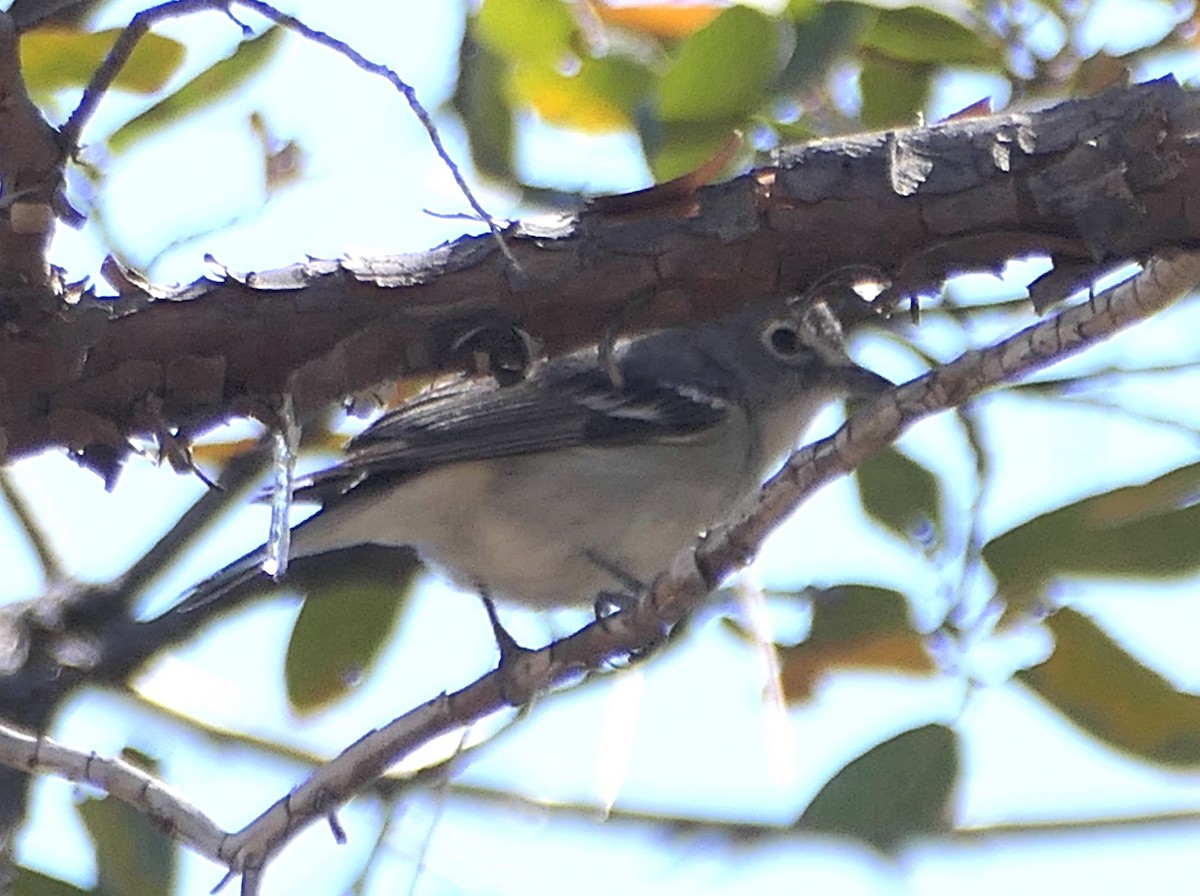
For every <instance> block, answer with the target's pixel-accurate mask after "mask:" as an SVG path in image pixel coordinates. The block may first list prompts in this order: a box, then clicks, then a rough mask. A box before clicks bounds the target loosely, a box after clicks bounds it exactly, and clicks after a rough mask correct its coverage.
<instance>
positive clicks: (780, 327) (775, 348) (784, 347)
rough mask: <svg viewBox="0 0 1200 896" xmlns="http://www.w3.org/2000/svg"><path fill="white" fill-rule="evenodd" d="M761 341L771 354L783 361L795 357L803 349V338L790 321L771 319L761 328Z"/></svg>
mask: <svg viewBox="0 0 1200 896" xmlns="http://www.w3.org/2000/svg"><path fill="white" fill-rule="evenodd" d="M762 341H763V345H765V346H766V347H767V350H768V351H769V352H771V354H773V355H775V357H777V358H779V359H780V360H784V361H787V360H791V359H792V358H795V357H796V356H797V355H798V354H800V353H801V352H802V351H803V350H804V340H803V339H801V338H800V331H799V329H798V328H797V326H796V324H795V323H793V322H792V321H787V320H777V321H772V322H771V323H770V324H768V325H767V327H766V329H764V330H763V333H762Z"/></svg>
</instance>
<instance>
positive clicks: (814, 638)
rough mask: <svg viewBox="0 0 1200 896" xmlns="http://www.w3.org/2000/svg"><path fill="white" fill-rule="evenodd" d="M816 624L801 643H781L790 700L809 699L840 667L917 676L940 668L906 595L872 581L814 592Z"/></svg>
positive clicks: (783, 675)
mask: <svg viewBox="0 0 1200 896" xmlns="http://www.w3.org/2000/svg"><path fill="white" fill-rule="evenodd" d="M812 614H813V617H812V628H811V630H810V632H809V635H808V637H807V638H806V639H805V640H804V641H803V642H801V643H800V644H796V645H792V646H781V647H779V648H778V650H779V670H780V681H781V684H782V686H783V692H784V695H785V697H786V698H787V700H788V702H789V703H794V702H798V701H801V700H806V699H808V698H809V697H811V696H812V691H813V688H814V687H815V686H816V684H817V682H818V681H819V680H820V679H821V678H822V677H823V676H825V675H827V674H829V673H830V672H832V671H835V670H838V669H875V670H880V671H884V672H899V673H908V674H915V675H930V674H933V673H935V672H937V665H936V664H935V663H934V662H933V660H932V659H931V658H930V656H929V653H928V651H927V650H926V649H925V639H924V638H923V637H922V636H921V635H920V634H919V633H918V632H916V631H914V630H913V628H912V624H911V623H910V621H909V613H908V601H906V600H905V598H904V596H903V595H902V594H899V593H898V592H896V591H891V590H889V589H886V588H877V587H875V586H873V585H842V586H839V587H837V588H830V589H828V590H825V591H818V592H816V593H815V594H814V597H813V608H812Z"/></svg>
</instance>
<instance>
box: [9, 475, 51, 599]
mask: <svg viewBox="0 0 1200 896" xmlns="http://www.w3.org/2000/svg"><path fill="white" fill-rule="evenodd" d="M0 495H3V496H4V500H5V501H7V502H8V506H9V508H10V509H11V510H12V512H13V516H15V517H16V518H17V522H18V523H20V525H21V529H22V530H23V531H24V532H25V537H26V538H28V539H29V543H30V544H31V545H32V546H33V550H34V553H36V554H37V558H38V563H40V564H41V567H42V575H43V576H44V577H45V578H46V580H47V581H50V582H54V581H58V580H59V579H61V578H62V577H63V570H62V564H61V563H59V560H58V555H57V554H55V553H54V548H52V547H51V546H50V539H49V538H47V537H46V532H44V531H43V530H42V527H41V526H40V525H39V524H38V521H37V520H36V519H34V517H33V512H32V511H31V510H30V509H29V505H28V504H27V503H26V501H25V498H24V496H23V495H22V494H21V493H20V492H19V491H17V488H16V486H15V485H14V484H13V481H12V477H11V476H10V475H9V473H8V471H7V470H0Z"/></svg>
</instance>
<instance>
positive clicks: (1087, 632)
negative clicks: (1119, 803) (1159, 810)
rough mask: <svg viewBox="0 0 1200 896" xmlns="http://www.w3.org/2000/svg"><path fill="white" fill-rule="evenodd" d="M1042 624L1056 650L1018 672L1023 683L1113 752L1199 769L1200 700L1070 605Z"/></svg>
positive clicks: (1018, 676)
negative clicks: (1053, 641) (1047, 629)
mask: <svg viewBox="0 0 1200 896" xmlns="http://www.w3.org/2000/svg"><path fill="white" fill-rule="evenodd" d="M1046 625H1047V626H1049V628H1050V630H1051V631H1052V632H1053V633H1054V638H1055V649H1054V653H1052V654H1051V655H1050V658H1049V659H1047V660H1046V661H1045V662H1044V663H1042V664H1041V665H1038V666H1035V667H1033V668H1032V669H1028V670H1025V671H1022V672H1019V673H1018V674H1017V678H1018V679H1019V680H1020V681H1022V682H1024V684H1026V685H1027V686H1028V687H1030V688H1031V689H1032V690H1034V691H1035V692H1036V693H1038V694H1039V695H1041V697H1042V698H1043V699H1045V700H1046V701H1047V702H1049V703H1050V704H1051V705H1052V706H1054V707H1055V708H1056V709H1058V710H1059V711H1060V712H1061V713H1063V714H1064V715H1066V716H1067V717H1068V718H1069V719H1071V721H1073V722H1074V723H1075V724H1076V725H1078V726H1079V727H1081V728H1083V729H1084V730H1085V731H1087V732H1088V733H1089V734H1091V735H1092V736H1093V737H1096V738H1098V739H1100V740H1102V741H1104V742H1105V743H1107V744H1109V745H1110V746H1112V747H1115V748H1116V749H1119V750H1123V751H1125V752H1127V753H1132V754H1134V755H1136V756H1140V757H1143V758H1145V759H1149V760H1152V761H1154V762H1159V763H1162V764H1164V765H1172V766H1184V767H1187V768H1193V769H1194V768H1197V767H1200V697H1198V696H1196V695H1195V694H1183V693H1180V692H1179V691H1177V690H1175V689H1174V688H1173V687H1171V685H1170V683H1169V682H1168V681H1167V680H1166V679H1164V678H1163V677H1162V676H1161V675H1159V674H1158V673H1157V672H1155V671H1154V670H1152V669H1149V668H1147V667H1146V666H1144V665H1142V664H1141V663H1140V662H1138V661H1137V660H1136V659H1134V658H1133V657H1132V656H1130V655H1129V654H1128V653H1127V652H1126V651H1125V650H1123V649H1122V648H1121V647H1120V645H1118V644H1117V643H1116V642H1115V641H1114V640H1113V639H1112V638H1111V637H1109V635H1108V634H1107V633H1105V632H1104V631H1103V630H1102V629H1101V628H1100V627H1099V626H1098V625H1096V623H1094V622H1093V621H1092V620H1090V619H1088V618H1087V617H1086V616H1084V615H1082V614H1081V613H1078V612H1076V611H1075V610H1070V609H1066V610H1059V611H1058V612H1057V613H1055V614H1054V615H1053V616H1051V617H1050V618H1049V619H1048V620H1046Z"/></svg>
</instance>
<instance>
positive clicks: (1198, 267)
mask: <svg viewBox="0 0 1200 896" xmlns="http://www.w3.org/2000/svg"><path fill="white" fill-rule="evenodd" d="M1198 281H1200V254H1196V253H1185V252H1182V251H1175V250H1168V251H1164V252H1163V253H1161V254H1160V255H1158V256H1156V257H1155V258H1153V259H1151V260H1150V261H1149V262H1148V263H1147V264H1146V266H1145V268H1144V269H1143V271H1142V272H1141V273H1140V274H1138V275H1137V276H1135V277H1133V278H1131V279H1130V280H1127V281H1125V282H1124V283H1121V284H1118V285H1117V286H1114V287H1112V288H1110V289H1108V290H1105V291H1104V292H1101V293H1098V294H1095V295H1092V296H1090V297H1089V298H1088V299H1087V300H1086V301H1084V302H1081V303H1080V304H1078V305H1075V306H1073V307H1070V308H1067V309H1065V310H1063V311H1061V312H1059V313H1058V314H1056V315H1054V316H1053V317H1050V318H1048V319H1046V320H1044V321H1041V322H1039V323H1037V324H1034V325H1033V326H1031V327H1029V328H1027V329H1025V330H1022V331H1021V332H1020V333H1017V334H1016V335H1014V336H1012V337H1010V338H1009V339H1006V340H1004V341H1003V342H1000V343H998V344H996V345H993V346H991V347H989V348H986V349H982V350H978V351H971V352H968V353H966V354H965V355H963V356H962V357H960V358H958V359H957V360H956V361H953V362H951V363H950V364H947V365H945V366H944V367H941V368H939V369H938V370H934V371H931V372H930V373H928V374H926V375H925V376H922V377H920V378H918V379H916V380H913V381H912V382H910V383H907V384H905V385H903V386H900V387H898V388H896V389H895V390H893V391H892V392H891V393H889V394H887V395H884V396H881V397H880V398H879V399H877V400H876V401H874V402H873V403H872V404H871V405H869V406H868V407H866V408H864V409H863V410H862V411H860V412H859V413H857V414H855V415H854V416H853V417H852V418H851V419H850V420H849V421H847V422H846V423H845V425H843V426H842V428H841V429H840V430H838V432H836V433H835V434H834V435H832V436H830V437H829V438H826V439H823V440H821V441H819V442H815V443H813V444H812V445H809V446H808V447H806V448H804V449H802V450H800V451H798V452H797V453H796V454H794V455H793V456H792V458H791V460H790V461H789V462H788V463H787V464H786V465H785V466H784V468H783V469H782V470H781V471H780V472H779V473H778V474H777V475H776V476H775V477H774V478H773V479H771V481H769V482H768V483H767V484H766V485H765V486H763V489H762V491H761V493H760V494H759V495H758V496H756V498H755V499H753V500H752V501H750V502H749V503H748V504H747V505H746V506H744V507H742V508H740V509H739V510H738V511H737V512H735V514H734V515H733V516H732V517H731V519H730V521H729V522H727V523H726V524H724V525H722V526H719V527H717V528H715V529H714V530H713V531H711V532H710V533H708V535H706V536H705V537H704V538H703V539H702V540H701V541H700V543H699V544H698V545H697V546H696V547H695V548H694V549H688V550H686V551H683V552H681V553H680V554H679V555H678V556H677V557H676V558H675V560H674V562H673V563H672V565H671V567H670V569H669V570H668V571H667V572H666V573H664V574H663V575H662V576H660V577H659V578H658V580H657V581H656V582H655V583H654V585H653V587H652V588H651V589H650V591H649V592H648V593H647V594H646V595H645V597H644V598H643V599H642V600H641V601H640V602H638V603H637V604H636V605H634V606H631V607H630V608H627V609H624V610H622V611H620V612H618V613H616V614H614V615H613V616H610V617H608V618H606V619H604V620H603V621H599V622H594V623H592V624H591V625H588V626H587V627H585V628H583V629H581V630H580V631H578V632H576V633H575V634H573V635H571V636H569V637H567V638H563V639H561V640H559V641H556V642H554V643H553V644H551V645H549V646H548V647H545V648H543V649H542V650H540V651H536V652H532V653H531V664H530V669H532V670H533V673H534V674H535V675H536V679H537V680H536V684H537V687H538V689H539V690H546V689H548V688H551V687H553V686H556V685H560V684H563V683H566V682H569V681H571V680H573V679H577V678H578V677H579V675H580V674H581V672H583V671H586V670H590V669H598V668H600V667H602V665H603V664H604V663H605V662H606V661H608V660H610V659H613V658H616V657H620V656H625V655H628V654H629V653H630V652H634V651H638V650H644V649H645V648H647V646H650V645H653V644H654V643H655V642H656V641H657V639H658V638H660V637H661V636H662V633H663V632H664V630H666V629H668V628H670V626H672V625H674V624H675V623H676V622H678V621H679V619H681V618H682V617H683V616H684V615H685V614H686V613H687V612H688V611H690V610H691V609H692V608H693V607H695V606H696V605H698V604H699V603H700V601H702V600H703V599H704V598H705V597H706V596H707V595H708V594H709V593H710V592H711V591H712V590H713V589H714V588H716V587H717V586H718V585H719V584H720V583H721V582H722V580H723V579H725V578H726V577H727V576H728V575H730V574H731V573H733V572H735V571H736V570H737V569H739V568H741V567H742V566H744V565H745V564H746V563H748V562H749V561H750V559H751V558H753V556H754V555H755V554H756V553H757V551H758V548H759V546H760V544H761V543H762V541H763V539H764V538H765V537H766V535H767V534H768V533H769V532H770V531H772V530H773V529H774V528H775V526H777V525H778V524H779V522H781V521H782V520H783V519H784V518H785V517H786V516H787V515H788V514H790V513H791V512H793V511H794V510H795V509H796V508H797V507H798V506H799V505H800V504H801V503H803V501H804V500H805V499H807V498H808V497H809V496H810V495H811V494H813V493H814V492H815V491H816V490H817V489H818V488H820V487H821V486H822V485H824V484H825V483H827V482H830V481H831V480H833V479H835V478H837V477H838V476H841V475H844V474H845V473H848V472H849V471H851V470H852V469H854V467H855V466H857V465H858V464H859V463H861V462H862V461H863V460H865V459H866V458H867V457H868V456H870V455H871V454H872V453H874V452H875V451H878V450H879V449H881V448H883V447H884V446H885V445H887V444H889V443H890V442H891V441H892V440H894V439H895V438H896V437H898V436H899V435H900V434H901V433H902V432H904V431H905V430H906V429H908V428H909V427H910V426H912V425H913V424H914V423H916V422H917V421H919V420H922V419H924V418H926V417H929V416H931V415H933V414H936V413H938V412H940V411H943V410H947V409H950V408H953V407H956V406H958V405H960V404H962V403H964V402H966V401H968V400H969V399H971V398H973V397H974V396H976V395H978V394H980V393H981V392H982V391H984V390H985V389H988V388H990V387H993V386H996V385H999V384H1001V383H1004V382H1008V381H1011V380H1014V379H1017V378H1019V377H1022V376H1026V375H1028V374H1030V373H1033V372H1034V371H1037V370H1039V369H1041V368H1043V367H1046V366H1048V365H1050V364H1052V363H1054V362H1056V361H1059V360H1062V359H1063V358H1066V357H1068V356H1069V355H1072V354H1075V353H1078V352H1080V351H1082V350H1084V349H1086V348H1088V347H1089V346H1091V345H1093V344H1096V343H1098V342H1101V341H1103V340H1105V339H1107V338H1108V337H1110V336H1112V335H1114V334H1115V333H1117V332H1119V331H1120V330H1122V329H1124V328H1125V327H1127V326H1129V325H1131V324H1133V323H1136V322H1138V321H1140V320H1143V319H1145V318H1147V317H1149V316H1151V315H1152V314H1154V313H1156V312H1158V311H1160V310H1162V309H1163V308H1165V307H1167V306H1168V305H1170V304H1171V303H1172V302H1174V301H1175V300H1177V299H1178V298H1180V297H1182V296H1183V295H1185V294H1186V293H1187V292H1188V291H1189V290H1190V289H1191V288H1192V286H1193V285H1194V284H1196V283H1197V282H1198ZM506 706H507V704H506V703H505V701H504V698H503V688H502V682H501V674H500V673H499V672H498V671H496V672H492V673H490V674H488V675H486V676H484V677H482V678H480V679H479V680H478V681H476V682H474V683H473V684H471V685H469V686H467V687H466V688H464V689H462V690H460V691H458V692H456V693H453V694H441V695H439V696H437V697H435V698H434V699H432V700H430V701H429V702H427V703H425V704H423V705H421V706H418V707H416V708H415V709H413V710H411V711H410V712H408V713H405V714H404V715H402V716H400V717H399V718H397V719H395V720H393V721H392V722H390V723H389V724H388V725H386V726H384V727H383V728H379V729H376V730H373V731H371V732H369V733H367V734H366V735H364V736H363V737H362V738H360V739H359V740H358V741H356V742H355V743H354V744H352V745H351V746H349V747H348V748H347V749H346V750H344V751H343V752H342V754H341V755H340V756H338V757H337V758H336V759H334V760H332V761H330V762H329V763H327V764H326V765H324V766H322V767H321V768H319V769H317V770H316V771H315V772H314V773H313V774H312V775H311V776H310V777H309V779H308V780H307V781H305V782H304V783H302V784H301V785H300V786H299V787H297V788H296V789H295V790H293V791H291V792H290V793H288V794H287V795H286V796H284V797H283V798H282V799H280V800H279V801H277V802H276V803H275V804H274V805H272V806H271V807H270V808H268V809H267V810H266V811H265V812H263V814H262V815H260V816H259V817H258V818H256V819H255V820H254V821H252V822H251V823H250V824H249V825H247V826H246V827H245V828H243V829H242V830H240V831H237V832H235V833H226V832H223V831H221V830H220V829H219V828H218V827H217V826H216V825H215V824H214V823H213V822H212V821H211V820H210V819H208V818H207V817H206V816H204V815H203V814H202V813H201V812H199V811H198V810H197V809H195V808H194V807H192V806H191V805H189V804H188V803H187V802H186V801H184V800H183V799H182V798H181V797H180V796H178V795H177V794H174V793H172V792H171V791H169V790H167V789H166V788H165V787H163V786H162V785H161V784H159V783H158V782H157V781H155V780H154V779H153V778H151V777H150V776H148V775H146V774H145V773H144V772H141V771H139V770H137V769H136V768H134V767H133V766H130V765H129V764H128V763H125V762H123V761H121V760H116V759H103V758H100V757H97V756H96V755H95V754H94V753H83V752H79V751H75V750H72V749H70V748H68V747H65V746H62V745H60V744H57V743H54V742H53V741H51V740H49V739H48V738H44V737H35V736H31V735H29V734H26V733H23V732H20V731H17V730H15V729H12V728H8V727H3V726H0V762H2V763H4V764H6V765H9V766H11V767H14V768H19V769H22V770H25V771H29V772H43V773H48V774H54V775H58V776H61V777H64V778H67V779H69V780H72V781H86V782H88V783H90V784H93V785H95V786H97V787H101V788H103V789H104V790H106V791H107V792H108V793H110V794H111V795H113V796H115V797H117V798H118V799H121V800H123V801H125V802H127V803H129V804H130V805H132V806H134V807H136V808H137V809H139V810H140V811H142V812H143V813H145V814H146V816H147V817H149V818H151V819H153V820H154V821H155V822H156V823H157V824H159V825H160V826H161V827H163V828H164V829H165V830H166V831H167V832H168V833H169V834H170V835H171V836H172V837H173V838H174V839H176V840H178V841H179V842H181V843H184V844H186V845H187V846H189V847H191V848H192V849H194V850H195V851H196V852H199V853H201V854H202V855H205V856H207V857H208V858H210V859H212V860H213V861H216V862H219V863H221V864H222V865H225V866H226V867H227V868H228V869H229V873H228V874H227V875H226V877H225V879H224V880H222V882H221V884H220V885H218V887H219V886H221V885H224V884H225V883H226V882H227V881H228V880H230V879H232V878H233V877H234V876H236V875H239V874H240V875H241V876H242V886H241V892H242V894H243V896H251V894H255V893H257V892H259V887H260V884H261V880H262V875H263V872H264V870H265V868H266V866H267V864H268V862H269V861H270V860H271V858H272V857H273V856H274V855H275V854H276V853H278V852H279V851H280V850H281V849H282V848H283V847H284V846H285V845H286V844H287V843H288V842H289V841H290V840H291V839H292V838H294V837H295V836H296V835H297V834H298V833H299V832H300V831H301V830H303V829H304V828H306V827H307V826H308V825H310V824H312V823H313V822H314V821H318V820H321V819H325V820H326V821H327V822H328V823H329V824H330V827H331V830H332V831H333V833H334V835H335V837H336V836H337V834H338V832H339V831H340V830H341V828H340V825H339V824H338V823H337V819H336V816H335V814H334V813H335V812H336V810H337V808H338V807H339V806H341V805H342V804H344V803H345V802H346V801H347V800H349V799H350V798H351V797H352V796H353V795H355V794H356V793H358V792H360V791H361V790H363V789H364V788H365V787H366V786H368V785H369V784H370V783H372V782H373V781H374V780H375V779H376V778H378V777H379V776H380V775H382V774H384V773H385V772H386V771H387V769H388V768H389V767H391V766H392V765H394V764H395V763H396V762H398V761H399V760H400V759H402V758H403V757H405V756H407V755H409V754H410V753H412V752H413V751H414V750H415V749H416V748H418V747H419V746H422V745H424V744H426V743H428V742H429V741H431V740H432V739H434V738H436V737H439V736H442V735H444V734H447V733H449V732H452V731H455V730H459V729H462V728H464V727H466V726H468V725H471V724H473V723H474V722H476V721H479V720H481V719H483V718H485V717H487V716H489V715H491V714H493V713H495V712H498V711H500V710H502V709H504V708H506Z"/></svg>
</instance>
